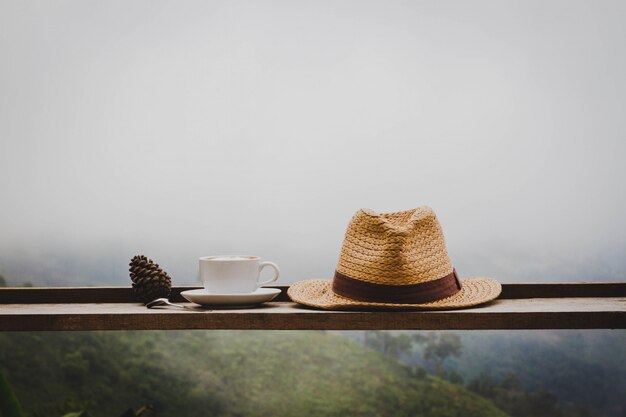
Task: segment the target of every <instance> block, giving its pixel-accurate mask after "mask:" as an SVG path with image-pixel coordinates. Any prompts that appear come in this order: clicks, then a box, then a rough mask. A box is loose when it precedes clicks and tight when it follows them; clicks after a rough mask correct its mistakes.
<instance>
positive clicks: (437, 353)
mask: <svg viewBox="0 0 626 417" xmlns="http://www.w3.org/2000/svg"><path fill="white" fill-rule="evenodd" d="M412 340H413V341H414V342H415V343H418V344H422V345H424V350H423V353H422V354H423V356H424V359H425V360H426V361H428V362H430V363H431V364H432V368H433V369H432V370H433V371H434V372H435V373H436V374H438V375H439V376H442V377H445V370H444V368H443V363H444V362H445V360H446V359H447V358H449V357H450V356H456V357H458V356H460V355H461V350H462V348H463V344H462V343H461V338H460V337H459V335H457V334H454V333H436V332H430V333H428V334H426V335H424V334H421V333H417V334H414V335H413V337H412ZM458 378H460V375H457V376H454V379H456V380H458Z"/></svg>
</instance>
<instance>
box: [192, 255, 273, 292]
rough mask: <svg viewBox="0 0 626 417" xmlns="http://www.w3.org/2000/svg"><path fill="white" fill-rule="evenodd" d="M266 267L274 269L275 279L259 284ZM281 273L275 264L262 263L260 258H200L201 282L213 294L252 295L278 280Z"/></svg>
mask: <svg viewBox="0 0 626 417" xmlns="http://www.w3.org/2000/svg"><path fill="white" fill-rule="evenodd" d="M266 266H269V267H271V268H272V269H274V277H273V278H271V279H268V280H267V281H263V282H259V277H260V276H261V271H262V270H263V268H265V267H266ZM279 275H280V271H279V270H278V266H277V265H276V264H275V263H273V262H262V261H261V258H259V257H258V256H243V255H217V256H203V257H201V258H200V281H202V284H204V289H205V290H206V291H207V292H209V293H213V294H242V293H252V292H254V291H256V290H257V289H258V288H259V287H261V286H262V285H265V284H269V283H270V282H274V281H276V280H277V279H278V276H279Z"/></svg>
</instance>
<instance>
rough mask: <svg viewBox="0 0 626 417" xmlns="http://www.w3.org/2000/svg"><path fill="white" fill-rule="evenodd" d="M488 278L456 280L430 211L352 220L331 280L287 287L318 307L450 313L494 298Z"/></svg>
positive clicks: (495, 285) (363, 214)
mask: <svg viewBox="0 0 626 417" xmlns="http://www.w3.org/2000/svg"><path fill="white" fill-rule="evenodd" d="M501 289H502V287H501V285H500V283H499V282H498V281H496V280H495V279H493V278H487V277H477V278H466V279H462V280H459V278H458V276H457V273H456V270H455V269H454V267H453V266H452V262H451V261H450V258H449V257H448V251H447V250H446V245H445V241H444V237H443V232H442V230H441V226H440V225H439V221H438V220H437V217H436V216H435V213H434V212H433V210H432V209H431V208H430V207H418V208H415V209H412V210H407V211H398V212H395V213H386V214H378V213H376V212H374V211H372V210H368V209H361V210H359V211H357V212H356V214H355V215H354V216H353V217H352V220H351V221H350V224H349V225H348V230H347V231H346V236H345V238H344V241H343V247H342V248H341V254H340V255H339V262H338V263H337V269H336V271H335V276H334V277H333V279H332V281H329V280H322V279H309V280H305V281H300V282H297V283H295V284H294V285H292V286H291V287H290V288H289V290H288V292H287V293H288V294H289V297H291V299H292V300H293V301H295V302H296V303H300V304H304V305H307V306H311V307H317V308H324V309H332V310H339V309H362V308H385V309H389V308H391V309H408V308H411V309H452V308H464V307H471V306H475V305H478V304H482V303H486V302H488V301H491V300H493V299H495V298H497V297H498V295H499V294H500V291H501Z"/></svg>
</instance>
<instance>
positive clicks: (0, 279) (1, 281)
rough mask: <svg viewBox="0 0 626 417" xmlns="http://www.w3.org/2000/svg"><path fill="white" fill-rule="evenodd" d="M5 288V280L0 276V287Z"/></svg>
mask: <svg viewBox="0 0 626 417" xmlns="http://www.w3.org/2000/svg"><path fill="white" fill-rule="evenodd" d="M6 286H7V280H6V279H5V278H4V277H3V276H2V275H0V287H6Z"/></svg>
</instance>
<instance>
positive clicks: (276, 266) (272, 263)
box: [257, 262, 280, 287]
mask: <svg viewBox="0 0 626 417" xmlns="http://www.w3.org/2000/svg"><path fill="white" fill-rule="evenodd" d="M266 266H269V267H271V268H272V269H273V270H274V277H273V278H270V279H268V280H267V281H263V282H258V283H257V287H262V286H263V285H265V284H269V283H270V282H274V281H276V280H277V279H278V277H279V276H280V271H279V270H278V265H276V264H275V263H274V262H261V263H259V277H260V276H261V271H262V270H263V268H265V267H266Z"/></svg>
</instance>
